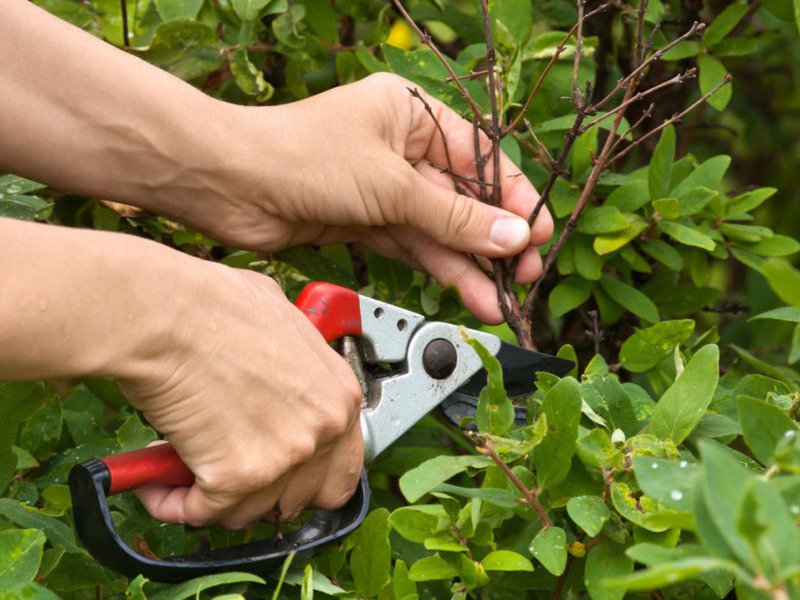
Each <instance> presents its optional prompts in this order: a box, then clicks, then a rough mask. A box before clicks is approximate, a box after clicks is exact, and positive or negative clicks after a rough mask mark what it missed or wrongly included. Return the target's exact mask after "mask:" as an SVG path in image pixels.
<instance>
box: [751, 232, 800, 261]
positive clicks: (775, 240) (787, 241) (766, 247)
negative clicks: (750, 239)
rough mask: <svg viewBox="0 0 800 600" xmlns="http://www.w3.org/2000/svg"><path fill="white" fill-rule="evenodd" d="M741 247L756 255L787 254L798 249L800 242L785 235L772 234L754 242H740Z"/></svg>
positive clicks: (793, 252)
mask: <svg viewBox="0 0 800 600" xmlns="http://www.w3.org/2000/svg"><path fill="white" fill-rule="evenodd" d="M741 247H742V248H743V249H744V250H747V251H748V252H752V253H753V254H757V255H758V256H788V255H790V254H795V253H796V252H798V251H800V242H798V241H797V240H796V239H794V238H790V237H789V236H786V235H772V236H770V237H767V238H765V239H762V240H760V241H758V242H756V243H755V244H741Z"/></svg>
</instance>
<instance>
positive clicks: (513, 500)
mask: <svg viewBox="0 0 800 600" xmlns="http://www.w3.org/2000/svg"><path fill="white" fill-rule="evenodd" d="M494 449H495V450H496V451H497V452H498V453H499V452H500V450H499V449H498V447H497V446H494ZM436 490H437V491H440V492H445V493H447V494H452V495H454V496H463V497H464V498H480V499H481V500H482V501H484V502H486V503H488V504H493V505H494V506H500V507H502V508H516V507H517V506H519V497H518V496H516V495H515V494H514V493H513V492H512V491H510V490H503V489H500V488H491V487H482V488H465V487H459V486H457V485H450V484H449V483H442V484H441V485H439V486H438V487H437V488H436Z"/></svg>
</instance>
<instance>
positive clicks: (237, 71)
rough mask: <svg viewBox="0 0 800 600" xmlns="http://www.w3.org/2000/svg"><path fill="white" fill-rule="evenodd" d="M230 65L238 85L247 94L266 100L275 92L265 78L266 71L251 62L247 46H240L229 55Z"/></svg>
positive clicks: (260, 100)
mask: <svg viewBox="0 0 800 600" xmlns="http://www.w3.org/2000/svg"><path fill="white" fill-rule="evenodd" d="M228 66H229V67H230V69H231V74H232V75H233V78H234V79H235V80H236V85H238V86H239V89H240V90H242V91H243V92H244V93H245V94H247V95H249V96H255V97H256V98H257V99H258V101H259V102H266V101H267V100H269V99H270V98H271V97H272V94H273V93H274V92H275V88H273V87H272V86H271V85H270V84H269V83H267V81H266V80H265V79H264V73H263V72H262V71H261V70H259V69H257V68H256V66H255V65H254V64H253V63H252V62H250V57H249V56H248V54H247V49H246V48H239V49H238V50H236V51H235V52H233V53H232V54H231V55H230V56H229V57H228Z"/></svg>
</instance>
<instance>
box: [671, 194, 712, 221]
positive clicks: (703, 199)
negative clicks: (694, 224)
mask: <svg viewBox="0 0 800 600" xmlns="http://www.w3.org/2000/svg"><path fill="white" fill-rule="evenodd" d="M717 196H719V194H718V193H717V192H715V191H714V190H710V189H708V188H706V187H697V188H694V189H693V190H690V191H688V192H686V193H685V194H683V195H682V196H681V197H680V198H678V214H679V215H680V216H682V217H686V216H691V215H695V214H697V213H699V212H700V211H701V210H703V209H704V208H705V207H706V206H707V205H708V203H709V202H711V201H712V200H713V199H714V198H716V197H717Z"/></svg>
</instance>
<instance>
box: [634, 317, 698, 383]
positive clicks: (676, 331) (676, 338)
mask: <svg viewBox="0 0 800 600" xmlns="http://www.w3.org/2000/svg"><path fill="white" fill-rule="evenodd" d="M693 331H694V321H692V320H691V319H682V320H679V321H662V322H661V323H656V324H655V325H653V326H652V327H647V328H646V329H640V330H639V331H637V332H636V333H634V334H633V335H632V336H631V337H629V338H628V339H627V340H625V343H624V344H622V348H621V349H620V351H619V360H620V362H621V363H622V366H623V367H625V368H626V369H627V370H628V371H631V372H632V373H642V372H644V371H647V370H649V369H652V368H653V367H655V366H656V365H657V364H658V363H660V362H661V361H662V360H663V359H664V358H666V357H667V356H668V355H669V354H670V353H671V352H672V351H673V350H674V349H675V346H676V345H678V344H682V343H683V342H685V341H686V340H688V339H689V336H690V335H692V332H693Z"/></svg>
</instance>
